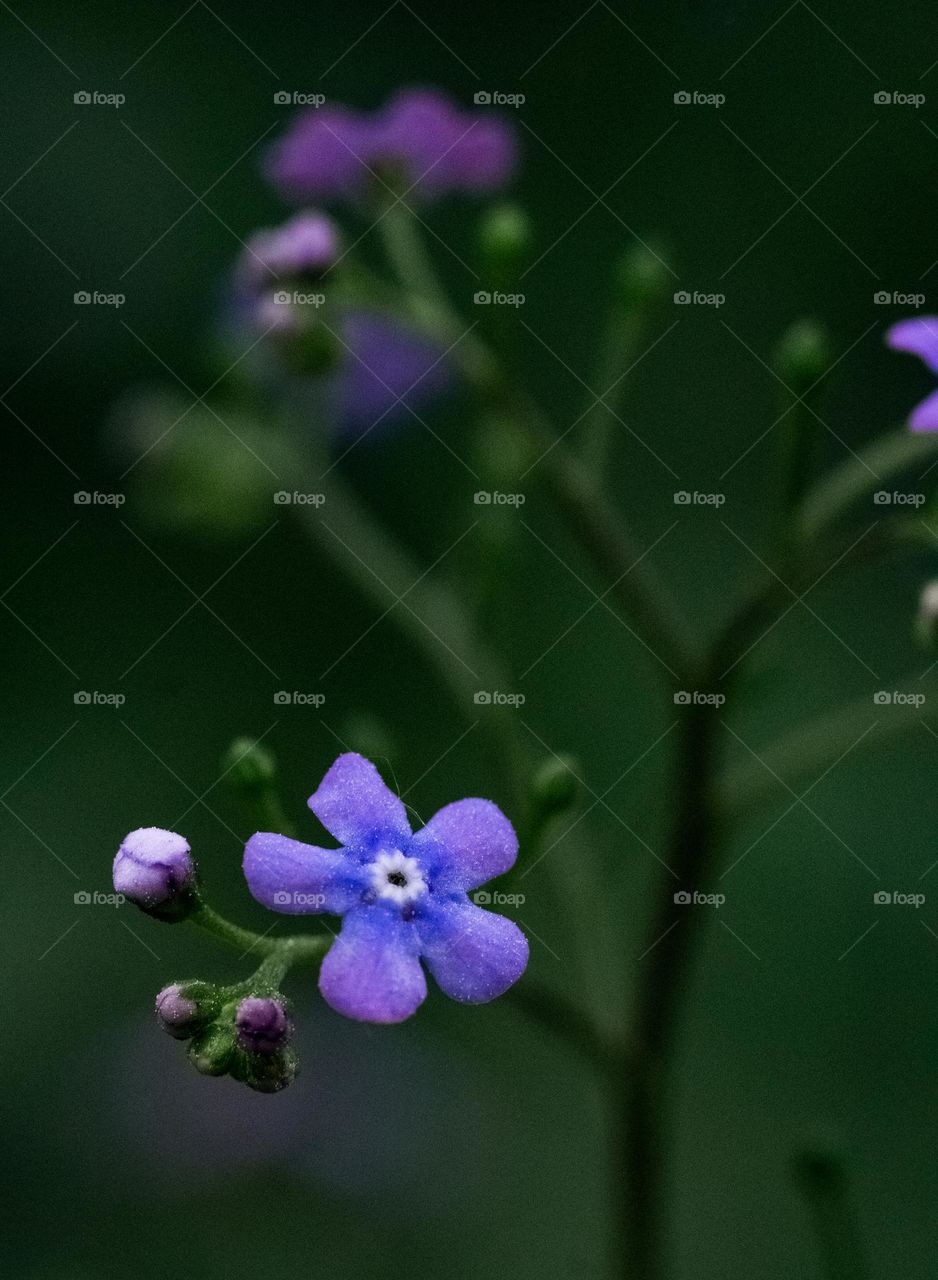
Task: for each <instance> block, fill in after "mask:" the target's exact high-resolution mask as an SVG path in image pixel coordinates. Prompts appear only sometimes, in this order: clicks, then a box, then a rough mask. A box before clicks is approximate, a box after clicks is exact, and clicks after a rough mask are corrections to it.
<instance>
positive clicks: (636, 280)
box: [616, 241, 673, 313]
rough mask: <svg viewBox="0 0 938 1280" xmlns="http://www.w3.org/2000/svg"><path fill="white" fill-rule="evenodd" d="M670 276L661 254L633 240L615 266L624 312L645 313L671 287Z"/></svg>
mask: <svg viewBox="0 0 938 1280" xmlns="http://www.w3.org/2000/svg"><path fill="white" fill-rule="evenodd" d="M672 280H673V277H672V275H671V273H670V271H669V270H668V266H667V259H666V257H665V255H664V253H663V252H661V251H660V250H659V249H657V248H655V246H653V245H644V244H640V243H638V242H637V241H636V243H635V244H633V245H632V246H631V247H630V248H629V249H627V250H626V251H625V253H624V254H623V255H622V257H621V258H620V259H619V261H618V264H617V266H616V284H617V287H618V294H619V299H620V302H621V303H622V305H623V307H625V309H626V311H628V312H630V313H631V312H634V311H647V310H648V308H649V307H651V306H653V305H654V303H656V302H659V301H660V300H661V299H662V298H663V297H665V295H666V294H667V293H668V292H669V291H670V290H671V288H672Z"/></svg>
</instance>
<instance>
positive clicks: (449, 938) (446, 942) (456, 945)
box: [417, 897, 528, 1004]
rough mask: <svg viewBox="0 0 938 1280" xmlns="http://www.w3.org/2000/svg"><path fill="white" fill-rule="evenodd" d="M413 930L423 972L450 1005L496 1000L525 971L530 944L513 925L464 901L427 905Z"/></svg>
mask: <svg viewBox="0 0 938 1280" xmlns="http://www.w3.org/2000/svg"><path fill="white" fill-rule="evenodd" d="M417 928H418V932H419V934H420V945H421V953H422V955H423V958H424V961H425V962H426V965H427V968H428V969H429V970H430V972H431V973H432V974H433V977H434V978H435V979H436V981H437V983H438V984H439V986H440V989H441V990H442V991H444V992H445V993H446V995H448V996H450V997H451V998H452V999H453V1000H462V1001H466V1002H468V1003H471V1004H482V1003H484V1002H485V1001H486V1000H494V999H495V997H496V996H500V995H502V994H503V993H504V992H505V991H507V990H508V988H509V987H510V986H511V985H512V983H514V982H517V980H518V979H519V978H520V977H521V975H522V973H524V971H525V968H526V967H527V963H528V940H527V938H526V937H525V936H524V934H523V933H522V932H521V930H520V929H519V928H518V926H517V925H516V924H515V922H514V921H513V920H509V919H508V918H507V917H506V916H500V915H496V913H495V912H493V911H483V910H482V908H481V907H477V906H474V905H473V904H472V903H471V902H469V901H468V899H466V898H465V897H459V898H450V899H448V900H444V901H439V900H435V901H433V902H431V903H429V904H428V905H427V908H426V909H425V910H424V911H422V912H421V914H420V918H419V921H418V924H417Z"/></svg>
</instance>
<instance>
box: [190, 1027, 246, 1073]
mask: <svg viewBox="0 0 938 1280" xmlns="http://www.w3.org/2000/svg"><path fill="white" fill-rule="evenodd" d="M234 1052H235V1039H234V1028H233V1027H232V1026H231V1025H230V1024H228V1023H219V1022H213V1023H212V1025H211V1026H210V1027H209V1028H208V1029H207V1030H206V1031H204V1032H203V1033H202V1035H200V1036H196V1038H195V1039H194V1040H193V1041H192V1044H191V1045H190V1046H189V1061H190V1062H191V1063H192V1065H193V1066H194V1067H195V1069H196V1071H200V1072H201V1073H202V1075H203V1076H223V1075H224V1074H225V1073H226V1072H227V1071H228V1069H229V1067H230V1066H231V1062H232V1059H233V1057H234Z"/></svg>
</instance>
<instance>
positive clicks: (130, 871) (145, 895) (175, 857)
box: [114, 827, 197, 921]
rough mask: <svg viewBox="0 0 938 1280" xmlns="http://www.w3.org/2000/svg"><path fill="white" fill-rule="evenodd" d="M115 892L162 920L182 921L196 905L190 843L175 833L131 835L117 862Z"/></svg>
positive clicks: (155, 830)
mask: <svg viewBox="0 0 938 1280" xmlns="http://www.w3.org/2000/svg"><path fill="white" fill-rule="evenodd" d="M114 888H115V890H116V891H117V892H118V893H122V894H123V895H124V897H125V898H129V899H130V901H131V902H134V903H136V905H137V906H138V907H140V909H141V910H142V911H146V912H147V913H148V914H149V915H152V916H156V918H157V919H159V920H167V921H171V920H182V919H183V918H184V917H185V916H187V915H188V914H189V912H190V911H191V910H192V909H193V907H194V906H195V905H196V902H197V897H196V892H195V888H196V877H195V864H194V863H193V861H192V856H191V854H190V852H189V842H188V841H187V840H186V839H185V838H184V837H183V836H180V835H177V834H176V833H175V832H174V831H163V830H162V829H161V828H160V827H141V828H140V829H139V830H138V831H131V833H130V835H129V836H126V837H125V839H124V842H123V844H122V845H121V847H120V848H119V849H118V851H117V856H116V857H115V859H114Z"/></svg>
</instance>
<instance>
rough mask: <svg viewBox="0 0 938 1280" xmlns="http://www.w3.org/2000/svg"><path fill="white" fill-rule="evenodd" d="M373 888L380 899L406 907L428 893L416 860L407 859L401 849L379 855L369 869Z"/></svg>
mask: <svg viewBox="0 0 938 1280" xmlns="http://www.w3.org/2000/svg"><path fill="white" fill-rule="evenodd" d="M368 871H369V874H370V876H371V887H372V888H373V889H374V891H375V893H376V894H377V896H378V897H379V898H384V899H385V900H386V901H387V902H395V903H397V905H398V906H399V907H404V906H406V905H407V904H408V903H410V902H414V901H415V900H416V899H417V898H419V897H421V896H422V895H423V894H425V893H426V892H427V882H426V880H424V878H423V876H422V875H421V874H420V866H419V864H418V862H417V859H416V858H407V857H405V856H404V854H403V853H401V852H400V850H399V849H395V850H394V852H393V853H379V854H378V856H377V858H375V860H374V862H373V863H372V864H371V866H370V867H369V868H368Z"/></svg>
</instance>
